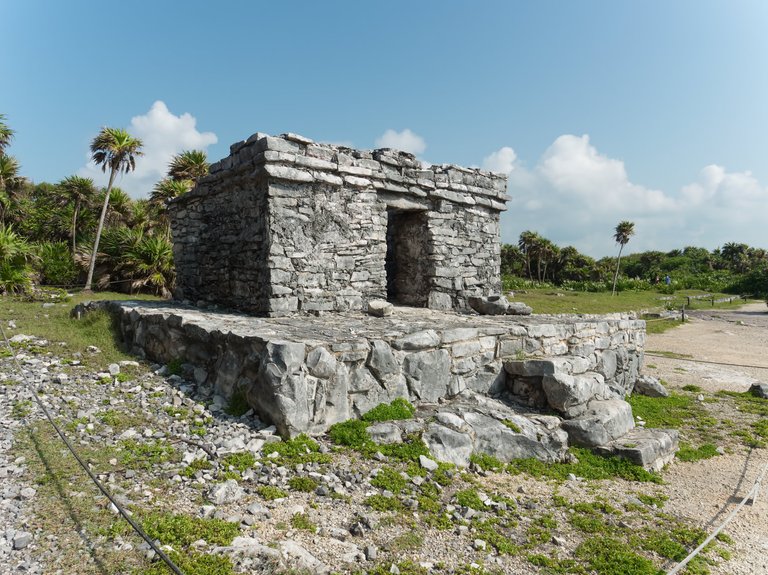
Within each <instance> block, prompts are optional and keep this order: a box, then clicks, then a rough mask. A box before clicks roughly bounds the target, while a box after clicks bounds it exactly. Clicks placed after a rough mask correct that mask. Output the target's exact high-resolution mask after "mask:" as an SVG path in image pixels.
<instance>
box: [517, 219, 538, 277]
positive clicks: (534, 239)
mask: <svg viewBox="0 0 768 575" xmlns="http://www.w3.org/2000/svg"><path fill="white" fill-rule="evenodd" d="M542 239H543V238H542V237H541V236H540V235H539V234H537V233H536V232H532V231H530V230H526V231H524V232H522V233H521V234H520V239H519V240H518V241H517V247H519V248H520V251H521V252H522V253H523V255H524V256H525V267H526V269H527V270H528V279H533V272H532V270H531V258H533V257H535V256H536V255H537V252H538V249H539V246H540V245H541V240H542Z"/></svg>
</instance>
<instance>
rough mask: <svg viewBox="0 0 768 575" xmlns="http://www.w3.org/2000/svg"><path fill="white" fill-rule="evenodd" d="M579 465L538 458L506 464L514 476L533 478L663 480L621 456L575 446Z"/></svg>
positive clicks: (562, 479) (658, 481)
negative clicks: (605, 455) (603, 453)
mask: <svg viewBox="0 0 768 575" xmlns="http://www.w3.org/2000/svg"><path fill="white" fill-rule="evenodd" d="M571 453H573V454H574V455H575V456H576V458H577V459H578V462H577V463H543V462H541V461H539V460H538V459H515V460H513V461H511V462H510V463H509V464H508V465H507V471H508V472H509V473H512V474H518V473H527V474H528V475H531V476H532V477H537V478H539V477H547V478H551V479H558V480H561V481H564V480H565V479H567V478H568V475H569V474H571V473H573V474H574V475H576V476H577V477H582V478H584V479H613V478H615V477H620V478H622V479H626V480H627V481H640V482H650V483H662V479H661V477H660V476H659V475H658V474H656V473H651V472H650V471H647V470H646V469H643V468H642V467H640V466H639V465H635V464H633V463H631V462H629V461H628V460H626V459H620V458H618V457H602V456H600V455H597V454H595V453H592V452H591V451H590V450H588V449H584V448H579V447H573V448H571Z"/></svg>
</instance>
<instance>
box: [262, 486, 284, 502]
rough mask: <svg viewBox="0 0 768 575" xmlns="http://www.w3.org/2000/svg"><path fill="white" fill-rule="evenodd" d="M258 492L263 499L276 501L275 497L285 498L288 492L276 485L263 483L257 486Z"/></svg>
mask: <svg viewBox="0 0 768 575" xmlns="http://www.w3.org/2000/svg"><path fill="white" fill-rule="evenodd" d="M256 493H258V494H259V495H261V497H262V499H265V500H267V501H274V500H275V499H285V498H286V497H288V494H287V493H286V492H285V491H283V490H282V489H280V488H279V487H275V486H274V485H261V486H259V487H257V488H256Z"/></svg>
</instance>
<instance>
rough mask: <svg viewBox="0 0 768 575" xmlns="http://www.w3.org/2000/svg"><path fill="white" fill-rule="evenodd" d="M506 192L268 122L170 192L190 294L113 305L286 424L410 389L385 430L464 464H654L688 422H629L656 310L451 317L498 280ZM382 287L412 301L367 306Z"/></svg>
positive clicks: (165, 355)
mask: <svg viewBox="0 0 768 575" xmlns="http://www.w3.org/2000/svg"><path fill="white" fill-rule="evenodd" d="M505 187H506V179H505V177H504V176H500V175H495V174H489V173H486V172H481V171H479V170H472V169H465V168H459V167H456V166H431V167H424V166H423V165H422V164H421V163H420V162H419V161H417V160H416V159H415V158H414V157H413V156H412V155H410V154H405V153H402V152H397V151H394V150H389V149H381V150H374V151H373V152H362V151H355V150H350V149H348V148H343V147H338V146H330V145H325V144H316V143H314V142H312V141H311V140H308V139H306V138H303V137H301V136H296V135H292V134H285V135H283V136H280V137H270V136H265V135H263V134H255V135H253V136H252V137H251V138H249V139H248V140H247V141H245V142H241V143H238V144H235V145H233V146H232V147H231V153H230V155H229V156H228V157H227V158H225V159H223V160H221V161H220V162H218V163H216V164H214V165H213V166H212V168H211V174H210V175H209V176H208V177H206V178H203V179H202V180H201V181H200V182H199V183H198V185H197V187H196V188H195V189H194V190H192V191H191V192H190V193H188V194H186V195H184V196H182V197H180V198H178V199H177V200H174V201H173V202H172V203H171V204H170V212H171V225H172V231H173V239H174V255H175V259H176V265H177V270H178V284H179V293H177V300H178V299H183V300H186V302H188V303H193V304H195V306H190V305H183V304H181V305H180V303H179V302H178V301H176V302H169V303H166V302H103V303H102V304H101V305H102V307H105V308H107V309H109V310H110V311H111V312H112V313H113V314H114V315H115V316H116V318H117V320H118V325H119V326H120V329H121V332H122V335H123V338H124V340H125V341H126V342H127V344H128V346H129V348H130V349H131V350H132V351H133V352H134V353H136V354H138V355H141V356H143V357H147V358H149V359H152V360H154V361H159V362H164V363H168V362H171V361H176V362H180V363H181V365H182V367H183V369H184V372H185V373H186V374H187V376H186V377H187V380H186V381H189V382H193V383H189V384H185V385H194V386H196V387H197V389H198V390H202V391H203V393H204V394H205V395H208V396H209V397H211V399H212V405H214V406H218V407H219V408H221V406H222V405H224V404H225V403H226V402H227V401H229V398H231V397H233V396H234V395H235V394H240V395H241V396H242V397H244V398H246V400H247V401H248V403H249V404H250V405H251V407H253V409H254V410H255V412H256V413H257V414H258V416H259V417H260V418H262V420H263V421H267V422H270V423H273V424H274V425H275V426H276V429H277V431H278V432H279V433H280V434H281V435H282V436H283V437H291V436H295V435H297V434H300V433H310V434H319V433H323V432H325V431H327V430H328V428H329V427H330V426H332V425H333V424H335V423H338V422H340V421H345V420H347V419H350V418H353V417H359V416H361V415H362V414H364V413H366V412H368V411H369V410H371V409H372V408H374V407H375V406H377V405H379V404H381V403H388V402H391V401H393V400H394V399H396V398H407V399H408V400H409V401H411V402H412V403H414V404H416V405H417V406H418V408H419V412H418V413H419V417H418V421H415V422H414V421H406V422H400V423H396V422H393V423H382V424H378V425H377V426H371V427H370V428H369V433H370V434H371V436H372V437H373V438H374V440H376V441H379V440H381V441H385V442H392V441H400V440H402V436H403V435H405V434H413V433H418V434H419V435H420V436H421V438H422V441H423V442H424V443H425V444H426V445H427V447H428V448H429V450H430V452H431V453H432V454H433V455H434V456H435V457H436V458H438V459H441V460H443V461H450V462H452V463H455V464H457V465H468V464H469V457H470V455H471V454H472V453H484V454H488V455H491V456H493V457H496V458H498V459H500V460H501V461H509V460H511V459H514V458H520V457H536V458H538V459H540V460H543V461H562V460H564V459H567V457H568V451H567V449H568V446H569V445H581V446H585V447H590V448H593V449H596V450H600V451H602V452H604V453H612V454H616V455H620V456H622V457H626V458H629V459H631V460H632V461H634V462H636V463H638V464H640V465H643V466H645V467H648V468H655V469H658V468H659V467H661V466H662V465H664V464H665V463H667V462H668V461H670V460H671V458H673V457H674V453H675V451H676V449H677V445H678V436H677V432H675V431H674V430H654V429H648V430H646V429H644V428H642V427H636V426H635V420H634V418H633V415H632V409H631V406H630V404H629V403H628V402H627V401H626V397H627V396H628V395H629V394H630V393H632V391H633V389H634V388H635V386H636V384H637V382H638V380H639V379H640V376H639V370H640V366H641V364H642V360H643V349H644V343H645V322H644V321H642V320H638V319H637V318H636V317H634V316H633V315H631V314H613V315H610V316H585V315H579V316H535V315H527V316H526V315H523V316H511V315H477V314H472V313H454V312H455V311H468V310H467V306H468V304H470V303H473V304H474V303H475V302H476V300H475V298H476V296H480V295H490V294H493V293H498V291H499V288H500V285H499V213H500V212H501V211H502V210H504V209H505V202H506V200H507V196H506V195H505ZM494 297H497V296H494ZM380 298H386V299H388V300H390V301H392V302H395V303H400V304H405V305H404V306H400V307H398V308H396V310H395V313H393V314H392V315H389V316H387V317H372V316H370V315H367V314H365V313H361V312H362V311H363V310H366V306H367V305H368V303H370V301H371V300H373V299H380ZM491 299H493V298H487V300H488V301H490V300H491ZM470 300H472V301H470ZM501 300H503V301H504V302H506V298H503V297H500V298H498V300H495V299H494V302H495V303H497V304H498V303H499V301H501ZM424 307H428V308H432V309H431V310H424V309H419V308H424ZM473 307H474V306H473ZM221 308H224V309H228V310H241V311H245V312H248V313H249V314H251V315H244V314H238V313H229V312H226V311H224V312H223V311H220V309H221ZM331 311H333V312H334V313H325V314H321V313H320V312H331ZM368 311H370V310H368ZM295 312H304V313H295ZM306 312H309V313H306ZM255 316H262V317H255ZM274 316H280V317H277V318H276V317H274Z"/></svg>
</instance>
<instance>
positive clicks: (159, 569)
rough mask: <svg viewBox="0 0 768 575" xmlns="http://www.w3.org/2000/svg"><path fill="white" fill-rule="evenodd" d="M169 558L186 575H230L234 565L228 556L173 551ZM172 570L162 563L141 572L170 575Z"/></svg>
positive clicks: (150, 574)
mask: <svg viewBox="0 0 768 575" xmlns="http://www.w3.org/2000/svg"><path fill="white" fill-rule="evenodd" d="M168 557H169V558H170V559H171V561H173V562H174V563H175V564H176V566H177V567H179V569H181V571H182V572H183V573H184V574H185V575H230V574H233V573H234V572H235V571H234V568H235V567H234V565H233V564H232V561H231V560H230V559H229V557H227V556H226V555H211V554H207V553H206V554H203V553H196V552H188V551H187V552H184V553H178V552H176V551H171V552H169V553H168ZM168 573H170V570H169V569H168V567H167V566H166V565H165V563H163V562H162V561H157V562H155V563H154V564H153V565H152V566H151V567H149V568H147V569H143V570H141V571H140V574H141V575H168Z"/></svg>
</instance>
